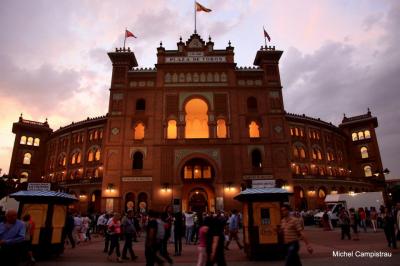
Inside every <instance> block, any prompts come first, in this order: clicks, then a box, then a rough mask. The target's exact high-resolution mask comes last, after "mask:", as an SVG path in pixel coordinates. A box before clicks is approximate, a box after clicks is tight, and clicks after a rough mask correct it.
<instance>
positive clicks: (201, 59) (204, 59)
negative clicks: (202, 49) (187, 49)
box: [165, 56, 226, 63]
mask: <svg viewBox="0 0 400 266" xmlns="http://www.w3.org/2000/svg"><path fill="white" fill-rule="evenodd" d="M225 62H226V57H225V56H188V57H184V56H171V57H165V63H225Z"/></svg>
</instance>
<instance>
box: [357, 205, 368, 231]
mask: <svg viewBox="0 0 400 266" xmlns="http://www.w3.org/2000/svg"><path fill="white" fill-rule="evenodd" d="M358 216H359V217H360V227H361V228H363V229H364V232H365V233H366V232H367V214H366V213H365V211H364V209H363V208H359V209H358Z"/></svg>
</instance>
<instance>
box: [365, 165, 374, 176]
mask: <svg viewBox="0 0 400 266" xmlns="http://www.w3.org/2000/svg"><path fill="white" fill-rule="evenodd" d="M364 175H365V176H366V177H369V176H372V168H371V166H369V165H367V166H364Z"/></svg>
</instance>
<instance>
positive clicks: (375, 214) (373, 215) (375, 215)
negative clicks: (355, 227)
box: [370, 207, 378, 233]
mask: <svg viewBox="0 0 400 266" xmlns="http://www.w3.org/2000/svg"><path fill="white" fill-rule="evenodd" d="M370 217H371V225H372V229H373V230H374V232H375V233H376V229H377V227H378V223H377V220H378V212H377V211H376V209H375V207H371V211H370Z"/></svg>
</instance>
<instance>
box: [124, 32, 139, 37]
mask: <svg viewBox="0 0 400 266" xmlns="http://www.w3.org/2000/svg"><path fill="white" fill-rule="evenodd" d="M128 37H133V38H137V37H136V36H135V35H133V33H132V32H130V31H129V30H125V38H128Z"/></svg>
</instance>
